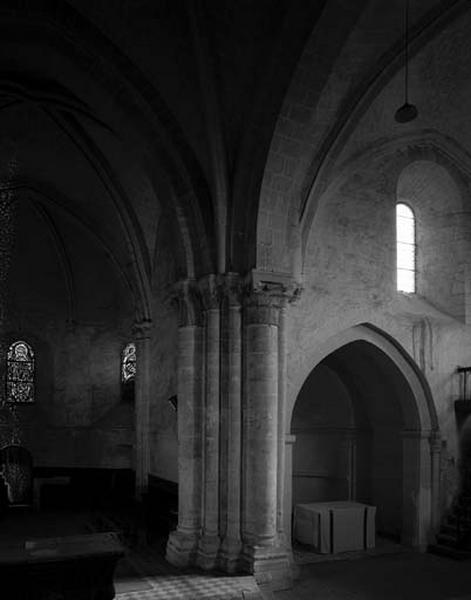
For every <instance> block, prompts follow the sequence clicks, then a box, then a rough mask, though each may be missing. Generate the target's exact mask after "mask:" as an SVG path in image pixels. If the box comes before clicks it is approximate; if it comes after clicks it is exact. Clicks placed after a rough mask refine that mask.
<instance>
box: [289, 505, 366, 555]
mask: <svg viewBox="0 0 471 600" xmlns="http://www.w3.org/2000/svg"><path fill="white" fill-rule="evenodd" d="M375 517H376V507H375V506H370V505H368V504H361V503H359V502H348V501H336V502H314V503H311V504H297V505H296V507H295V511H294V537H295V539H296V540H297V541H299V542H301V543H303V544H310V545H312V546H314V547H315V549H316V550H317V552H320V553H321V554H330V553H335V552H346V551H349V550H364V549H366V548H374V545H375Z"/></svg>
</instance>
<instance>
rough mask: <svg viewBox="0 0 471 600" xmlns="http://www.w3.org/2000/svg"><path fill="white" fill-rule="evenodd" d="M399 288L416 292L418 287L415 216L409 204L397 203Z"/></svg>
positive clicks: (401, 290) (403, 290)
mask: <svg viewBox="0 0 471 600" xmlns="http://www.w3.org/2000/svg"><path fill="white" fill-rule="evenodd" d="M396 257H397V290H398V291H399V292H406V293H408V294H414V293H415V289H416V283H415V271H416V243H415V217H414V213H413V211H412V209H411V208H410V207H409V206H407V204H402V203H399V204H397V205H396Z"/></svg>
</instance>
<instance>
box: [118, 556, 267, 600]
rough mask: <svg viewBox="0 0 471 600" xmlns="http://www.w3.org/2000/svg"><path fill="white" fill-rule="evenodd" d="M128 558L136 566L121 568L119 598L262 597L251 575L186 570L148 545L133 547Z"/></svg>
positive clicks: (243, 599) (250, 599) (208, 599)
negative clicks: (125, 572) (125, 570)
mask: <svg viewBox="0 0 471 600" xmlns="http://www.w3.org/2000/svg"><path fill="white" fill-rule="evenodd" d="M125 560H126V561H128V562H129V563H131V564H132V566H133V567H134V569H135V570H134V572H131V573H129V575H128V576H123V575H121V574H120V570H119V568H118V571H117V573H116V577H115V588H116V598H117V600H166V599H168V600H173V599H175V600H176V599H177V598H178V599H182V600H236V599H237V600H262V595H261V593H260V590H259V588H258V586H257V583H256V581H255V579H254V578H253V577H252V576H250V575H242V576H233V577H229V576H227V575H224V574H213V573H205V572H202V571H199V570H193V571H188V572H184V573H182V572H181V571H179V570H177V569H175V568H174V567H172V566H171V565H169V564H168V563H167V562H166V561H165V559H164V558H163V557H162V556H161V555H159V554H157V553H154V552H150V551H149V550H148V549H134V550H132V551H129V552H128V555H127V556H126V557H125Z"/></svg>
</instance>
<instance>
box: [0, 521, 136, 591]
mask: <svg viewBox="0 0 471 600" xmlns="http://www.w3.org/2000/svg"><path fill="white" fill-rule="evenodd" d="M123 555H124V548H123V546H122V544H121V543H120V541H119V539H118V537H117V535H116V533H114V532H109V533H91V534H85V535H73V536H67V537H57V538H37V539H31V540H27V541H26V542H23V543H20V542H18V543H16V544H14V543H10V544H8V543H0V596H1V597H2V598H5V600H7V599H8V600H53V599H56V598H60V599H61V600H69V599H70V600H72V599H73V600H112V599H113V598H114V597H115V589H114V583H113V577H114V571H115V568H116V564H117V562H118V560H119V559H120V558H121V557H122V556H123Z"/></svg>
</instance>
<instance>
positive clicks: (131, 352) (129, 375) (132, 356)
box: [121, 342, 136, 383]
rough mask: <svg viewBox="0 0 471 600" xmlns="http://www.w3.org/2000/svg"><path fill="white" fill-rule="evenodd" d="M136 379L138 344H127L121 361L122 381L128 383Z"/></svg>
mask: <svg viewBox="0 0 471 600" xmlns="http://www.w3.org/2000/svg"><path fill="white" fill-rule="evenodd" d="M135 377H136V344H135V343H134V342H130V343H129V344H126V346H125V348H124V350H123V355H122V360H121V381H122V382H123V383H128V382H131V381H134V379H135Z"/></svg>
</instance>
